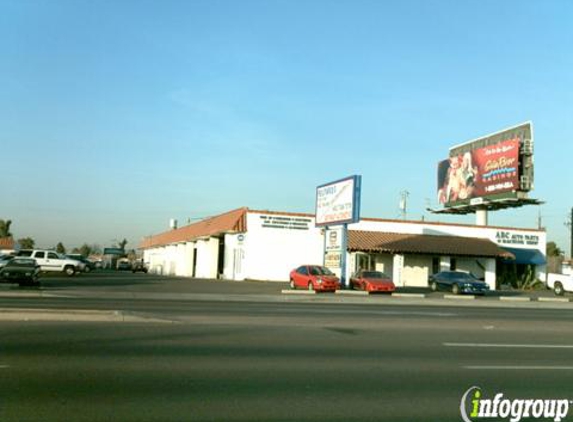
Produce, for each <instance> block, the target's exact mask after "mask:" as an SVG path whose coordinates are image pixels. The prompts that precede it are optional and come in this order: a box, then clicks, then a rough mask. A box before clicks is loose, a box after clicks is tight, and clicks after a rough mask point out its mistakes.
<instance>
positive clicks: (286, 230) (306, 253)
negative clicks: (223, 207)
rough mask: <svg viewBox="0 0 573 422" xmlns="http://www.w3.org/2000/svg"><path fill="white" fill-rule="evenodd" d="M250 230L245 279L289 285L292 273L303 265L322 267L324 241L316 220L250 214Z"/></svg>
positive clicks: (248, 223) (285, 215) (246, 250)
mask: <svg viewBox="0 0 573 422" xmlns="http://www.w3.org/2000/svg"><path fill="white" fill-rule="evenodd" d="M247 230H248V231H247V233H246V234H245V238H244V241H243V248H242V249H243V252H244V260H243V268H242V269H243V276H244V278H249V279H256V280H273V281H288V279H289V273H290V271H291V270H292V269H294V268H296V267H298V266H299V265H302V264H318V265H322V262H323V250H324V237H323V235H322V234H321V230H320V229H318V228H316V227H315V226H314V218H310V217H298V216H289V215H288V214H284V215H276V214H265V213H248V214H247Z"/></svg>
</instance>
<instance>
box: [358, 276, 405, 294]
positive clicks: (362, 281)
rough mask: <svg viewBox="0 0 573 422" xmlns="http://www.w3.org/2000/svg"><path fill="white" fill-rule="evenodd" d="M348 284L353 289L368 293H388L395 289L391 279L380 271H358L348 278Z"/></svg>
mask: <svg viewBox="0 0 573 422" xmlns="http://www.w3.org/2000/svg"><path fill="white" fill-rule="evenodd" d="M350 285H351V286H352V287H353V288H354V289H358V290H364V291H367V292H369V293H373V292H385V293H390V292H393V291H394V290H396V286H394V283H393V282H392V279H391V278H390V277H388V276H387V275H386V274H384V273H382V272H380V271H358V272H357V273H356V274H354V276H353V277H352V278H351V279H350Z"/></svg>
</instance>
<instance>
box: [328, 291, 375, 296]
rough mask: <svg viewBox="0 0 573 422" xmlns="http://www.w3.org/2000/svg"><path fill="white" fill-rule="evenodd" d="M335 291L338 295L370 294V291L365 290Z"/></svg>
mask: <svg viewBox="0 0 573 422" xmlns="http://www.w3.org/2000/svg"><path fill="white" fill-rule="evenodd" d="M335 293H336V294H337V295H348V296H368V292H364V291H361V290H337V291H336V292H335Z"/></svg>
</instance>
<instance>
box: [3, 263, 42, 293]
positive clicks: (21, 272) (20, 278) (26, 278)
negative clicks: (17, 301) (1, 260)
mask: <svg viewBox="0 0 573 422" xmlns="http://www.w3.org/2000/svg"><path fill="white" fill-rule="evenodd" d="M39 274H40V266H39V265H38V263H37V262H36V260H35V259H34V258H26V257H18V256H12V257H9V259H7V260H5V264H4V265H3V266H2V268H0V279H2V280H3V281H15V282H17V283H18V284H19V285H20V286H29V285H37V284H39V282H38V277H39Z"/></svg>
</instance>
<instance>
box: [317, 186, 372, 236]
mask: <svg viewBox="0 0 573 422" xmlns="http://www.w3.org/2000/svg"><path fill="white" fill-rule="evenodd" d="M361 180H362V177H361V176H350V177H347V178H345V179H341V180H337V181H336V182H331V183H327V184H325V185H321V186H319V187H318V188H316V226H317V227H323V226H334V225H337V224H349V223H357V222H358V221H359V220H360V185H361Z"/></svg>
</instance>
